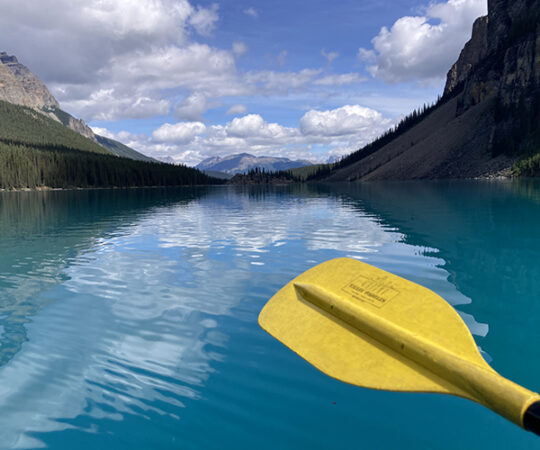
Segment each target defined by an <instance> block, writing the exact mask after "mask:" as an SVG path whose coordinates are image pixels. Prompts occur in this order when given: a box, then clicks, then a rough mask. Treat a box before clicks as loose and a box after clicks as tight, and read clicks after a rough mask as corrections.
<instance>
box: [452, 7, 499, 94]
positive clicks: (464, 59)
mask: <svg viewBox="0 0 540 450" xmlns="http://www.w3.org/2000/svg"><path fill="white" fill-rule="evenodd" d="M487 30H488V16H483V17H479V18H478V19H476V21H475V22H474V25H473V31H472V37H471V39H470V41H469V42H467V43H466V44H465V47H464V48H463V50H461V54H460V55H459V59H458V60H457V61H456V63H455V64H454V65H453V66H452V68H451V69H450V70H449V71H448V75H447V77H446V86H445V87H444V94H445V95H449V94H451V93H452V91H453V90H454V89H456V88H457V87H458V86H459V85H460V83H463V82H464V81H465V80H466V79H467V76H468V75H469V74H470V72H471V70H472V69H473V67H474V66H476V64H478V63H479V62H480V61H481V60H482V59H484V57H485V56H486V54H487V51H488V39H487V37H488V35H487Z"/></svg>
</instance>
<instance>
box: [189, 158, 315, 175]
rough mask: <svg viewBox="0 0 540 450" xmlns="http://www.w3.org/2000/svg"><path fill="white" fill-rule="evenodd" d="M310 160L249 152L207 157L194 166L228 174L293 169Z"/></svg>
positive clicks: (207, 170) (310, 163)
mask: <svg viewBox="0 0 540 450" xmlns="http://www.w3.org/2000/svg"><path fill="white" fill-rule="evenodd" d="M312 164H313V163H312V162H310V161H304V160H301V161H292V160H290V159H287V158H274V157H271V156H254V155H250V154H249V153H239V154H236V155H230V156H224V157H219V156H215V157H213V158H207V159H205V160H204V161H201V162H200V163H199V164H198V165H197V166H196V168H197V169H199V170H203V171H204V172H207V173H208V172H209V171H213V172H222V173H226V174H229V175H235V174H237V173H247V172H249V171H250V170H252V169H256V168H258V169H264V170H266V171H267V172H276V171H278V170H288V169H295V168H298V167H304V166H310V165H312Z"/></svg>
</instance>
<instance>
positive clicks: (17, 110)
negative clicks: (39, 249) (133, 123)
mask: <svg viewBox="0 0 540 450" xmlns="http://www.w3.org/2000/svg"><path fill="white" fill-rule="evenodd" d="M218 182H219V181H218V180H215V179H213V178H210V177H208V176H207V175H205V174H203V173H202V172H200V171H198V170H196V169H193V168H191V167H186V166H173V165H170V164H164V163H156V162H146V161H136V160H133V159H128V158H122V157H118V156H115V155H113V154H111V153H110V152H109V151H108V150H106V149H105V148H103V147H102V146H100V145H98V144H97V143H95V142H94V141H92V140H90V139H88V138H85V137H84V136H82V135H80V134H78V133H76V132H75V131H73V130H71V129H69V128H67V127H65V126H64V125H62V124H61V123H58V122H57V121H55V120H53V119H51V118H49V117H47V116H46V115H45V114H41V113H39V112H37V111H36V110H35V109H33V108H30V107H27V106H20V105H15V104H12V103H8V102H5V101H2V100H0V190H4V189H28V188H30V189H35V188H37V189H40V188H96V187H138V186H180V185H201V184H214V183H218Z"/></svg>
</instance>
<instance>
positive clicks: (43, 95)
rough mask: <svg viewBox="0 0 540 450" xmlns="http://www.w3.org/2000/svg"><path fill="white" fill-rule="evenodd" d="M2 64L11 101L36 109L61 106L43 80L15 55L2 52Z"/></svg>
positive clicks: (0, 64)
mask: <svg viewBox="0 0 540 450" xmlns="http://www.w3.org/2000/svg"><path fill="white" fill-rule="evenodd" d="M0 66H1V69H0V70H1V72H0V73H1V74H3V75H4V77H5V78H4V79H3V80H2V81H3V84H4V87H5V89H6V90H9V91H11V96H10V98H11V99H12V101H11V102H10V103H15V104H19V105H24V106H28V107H30V108H34V109H43V108H60V105H59V104H58V102H57V101H56V99H55V98H54V97H53V96H52V95H51V93H50V92H49V90H48V89H47V87H46V86H45V85H44V84H43V83H42V81H41V80H40V79H39V78H38V77H36V76H35V75H34V74H33V73H32V72H30V70H28V68H27V67H26V66H23V65H22V64H21V63H19V61H18V60H17V58H16V57H15V56H9V55H8V54H7V53H5V52H2V53H0ZM8 72H9V73H10V74H11V75H12V76H10V75H9V73H8ZM2 81H0V83H1V82H2ZM0 95H1V94H0ZM6 101H7V99H6Z"/></svg>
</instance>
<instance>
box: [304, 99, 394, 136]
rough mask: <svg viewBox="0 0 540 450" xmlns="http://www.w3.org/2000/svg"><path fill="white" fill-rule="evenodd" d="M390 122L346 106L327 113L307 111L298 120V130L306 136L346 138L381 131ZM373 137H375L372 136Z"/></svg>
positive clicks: (375, 113) (369, 110)
mask: <svg viewBox="0 0 540 450" xmlns="http://www.w3.org/2000/svg"><path fill="white" fill-rule="evenodd" d="M390 123H391V121H390V120H388V119H384V117H383V116H382V114H381V113H379V112H378V111H375V110H373V109H371V108H365V107H363V106H359V105H346V106H342V107H341V108H337V109H333V110H329V111H315V110H312V111H308V112H307V113H306V114H304V116H303V117H302V118H301V119H300V130H301V131H302V134H304V135H308V136H325V137H328V136H347V135H352V134H361V133H367V134H369V135H371V136H373V131H374V130H377V131H378V132H380V131H382V130H381V127H384V126H389V125H390ZM373 137H375V136H373Z"/></svg>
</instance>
